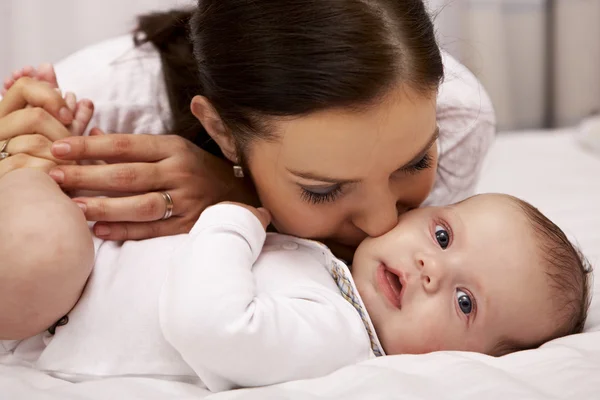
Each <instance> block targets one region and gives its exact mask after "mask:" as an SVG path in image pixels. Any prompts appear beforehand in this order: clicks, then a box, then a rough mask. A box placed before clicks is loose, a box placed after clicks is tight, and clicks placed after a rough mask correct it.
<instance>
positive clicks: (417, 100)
mask: <svg viewBox="0 0 600 400" xmlns="http://www.w3.org/2000/svg"><path fill="white" fill-rule="evenodd" d="M435 99H436V96H435V93H431V95H430V96H423V95H421V94H418V93H417V92H415V91H413V90H411V89H409V88H406V87H401V88H399V89H397V90H394V91H393V92H391V93H390V94H389V95H388V96H387V97H386V98H385V99H384V100H383V101H382V102H380V103H379V104H377V105H374V106H372V107H370V108H369V109H366V110H364V111H360V112H358V111H355V110H348V109H344V110H327V111H322V112H317V113H313V114H310V115H307V116H302V117H297V118H286V119H279V120H276V121H270V122H271V126H272V127H273V129H274V130H275V134H276V135H277V140H275V141H272V142H267V141H257V142H255V143H253V144H252V145H251V147H250V149H249V154H248V168H249V169H250V172H251V175H252V177H253V180H254V183H255V185H256V189H257V191H258V195H259V197H260V200H261V202H262V204H263V206H264V207H266V208H267V209H268V210H269V211H270V212H271V214H272V215H273V225H274V226H275V227H276V228H277V230H278V231H279V232H281V233H286V234H290V235H294V236H300V237H304V238H311V239H321V240H323V239H329V240H333V241H334V242H338V243H340V244H343V245H347V246H352V247H356V246H357V245H358V244H359V243H360V242H361V241H362V240H363V239H364V238H365V237H367V236H372V237H374V236H379V235H382V234H384V233H386V232H387V231H389V230H390V229H392V228H393V227H394V226H396V223H397V221H398V215H399V214H400V213H403V212H405V211H407V210H409V209H411V208H416V207H418V206H419V205H420V204H421V203H422V202H423V201H424V200H425V198H426V197H427V195H428V194H429V192H430V190H431V188H432V186H433V182H434V178H435V172H436V168H437V155H438V149H437V143H436V139H437V133H438V132H437V126H436V101H435Z"/></svg>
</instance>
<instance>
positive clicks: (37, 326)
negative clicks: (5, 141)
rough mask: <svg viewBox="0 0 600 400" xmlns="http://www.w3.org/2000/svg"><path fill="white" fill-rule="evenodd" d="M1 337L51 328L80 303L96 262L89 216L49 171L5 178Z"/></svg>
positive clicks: (0, 206)
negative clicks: (68, 195) (78, 301)
mask: <svg viewBox="0 0 600 400" xmlns="http://www.w3.org/2000/svg"><path fill="white" fill-rule="evenodd" d="M0 193H1V194H2V195H1V196H0V224H2V229H0V340H4V339H24V338H26V337H30V336H33V335H36V334H38V333H40V332H43V331H44V330H46V329H48V328H49V327H50V326H51V325H53V324H54V323H55V322H56V321H58V320H59V319H60V318H61V317H63V316H64V315H65V314H67V313H68V312H69V311H70V310H71V308H73V306H74V305H75V304H76V303H77V300H78V299H79V296H80V295H81V292H82V290H83V288H84V286H85V283H86V281H87V279H88V277H89V274H90V272H91V270H92V267H93V263H94V245H93V242H92V235H91V233H90V230H89V228H88V225H87V222H86V221H85V218H84V215H83V213H82V212H81V210H80V209H79V207H77V205H75V203H73V202H72V201H71V199H69V198H68V197H67V196H66V195H65V194H64V193H63V192H62V190H61V189H60V188H59V187H58V185H56V183H55V182H54V181H53V180H52V179H51V178H50V177H49V176H48V175H47V174H45V173H43V172H41V171H37V170H34V169H20V170H16V171H13V172H10V173H8V174H6V175H4V176H3V177H2V178H0Z"/></svg>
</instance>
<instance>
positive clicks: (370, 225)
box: [353, 196, 399, 237]
mask: <svg viewBox="0 0 600 400" xmlns="http://www.w3.org/2000/svg"><path fill="white" fill-rule="evenodd" d="M398 215H399V211H398V207H397V205H396V199H395V198H392V197H391V196H390V198H388V199H382V198H379V199H378V201H377V202H372V203H369V204H366V205H365V206H364V208H363V209H362V210H360V212H358V213H357V216H356V217H355V218H354V221H353V222H354V225H356V227H358V228H359V229H360V230H362V231H363V232H365V233H366V234H367V235H368V236H371V237H377V236H381V235H383V234H384V233H387V232H389V231H390V230H392V229H393V228H394V227H395V226H396V224H398Z"/></svg>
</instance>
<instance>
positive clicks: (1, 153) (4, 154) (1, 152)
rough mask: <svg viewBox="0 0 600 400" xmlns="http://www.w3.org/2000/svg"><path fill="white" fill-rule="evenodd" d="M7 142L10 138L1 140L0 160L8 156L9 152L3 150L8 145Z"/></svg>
mask: <svg viewBox="0 0 600 400" xmlns="http://www.w3.org/2000/svg"><path fill="white" fill-rule="evenodd" d="M8 142H10V139H6V140H5V141H3V142H2V145H1V146H0V160H4V159H5V158H8V157H10V153H9V152H8V151H4V150H6V148H7V147H8Z"/></svg>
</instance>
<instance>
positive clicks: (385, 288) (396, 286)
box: [377, 264, 404, 308]
mask: <svg viewBox="0 0 600 400" xmlns="http://www.w3.org/2000/svg"><path fill="white" fill-rule="evenodd" d="M377 284H378V286H379V289H380V290H381V291H382V292H383V295H384V296H385V297H386V299H387V300H388V301H389V302H390V304H391V305H392V306H394V307H396V308H402V294H403V293H404V291H403V288H404V284H403V280H402V276H401V274H400V273H399V272H396V271H392V270H391V269H389V268H388V267H387V266H386V265H385V264H380V265H379V268H378V269H377Z"/></svg>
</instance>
